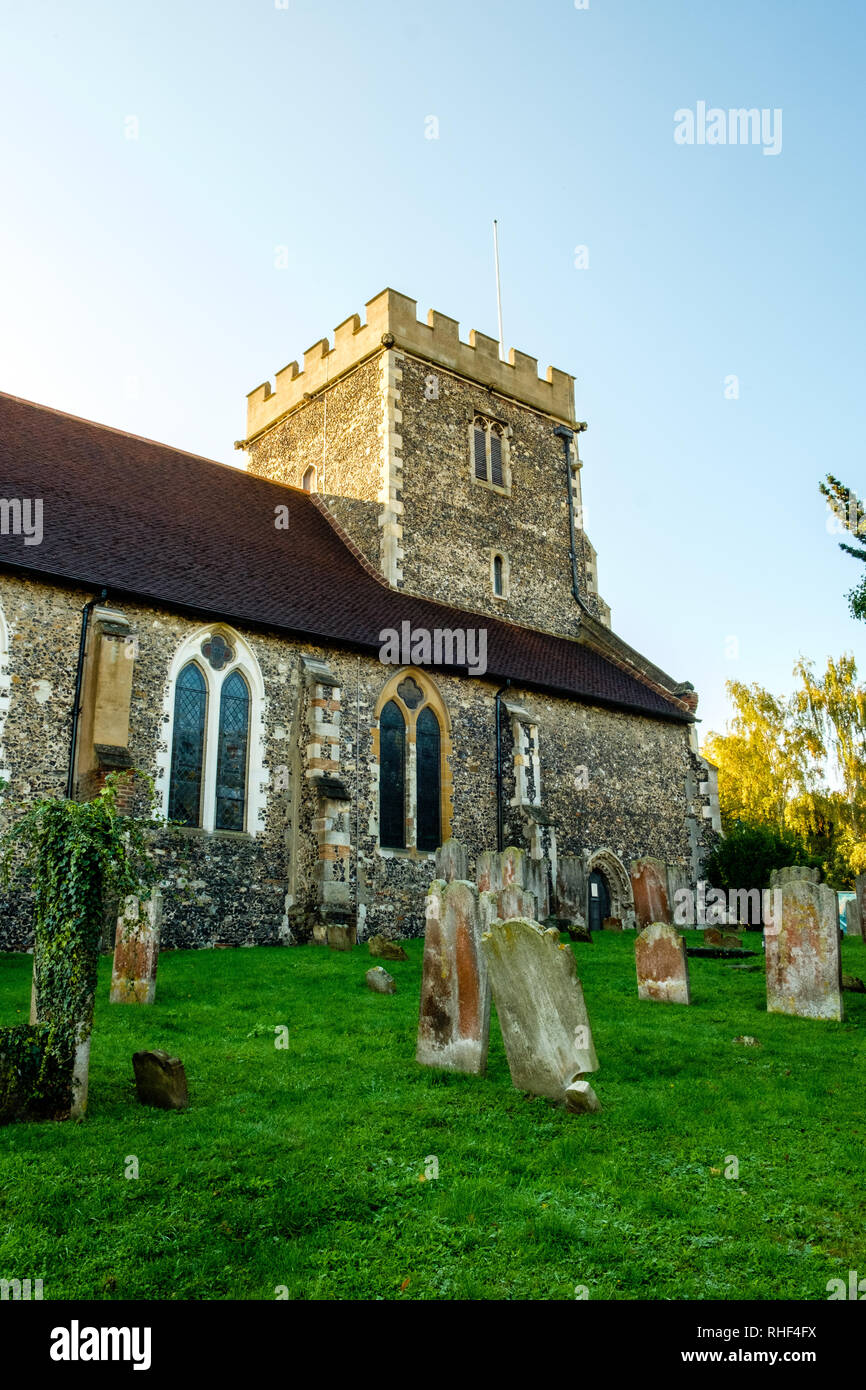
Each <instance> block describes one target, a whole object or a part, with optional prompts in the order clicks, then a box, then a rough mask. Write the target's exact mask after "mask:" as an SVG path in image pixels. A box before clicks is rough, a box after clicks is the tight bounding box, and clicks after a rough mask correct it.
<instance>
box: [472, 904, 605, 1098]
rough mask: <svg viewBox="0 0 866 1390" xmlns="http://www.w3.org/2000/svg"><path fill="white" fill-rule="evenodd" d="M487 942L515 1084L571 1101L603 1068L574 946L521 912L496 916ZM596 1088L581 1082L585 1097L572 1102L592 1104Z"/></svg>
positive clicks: (484, 941)
mask: <svg viewBox="0 0 866 1390" xmlns="http://www.w3.org/2000/svg"><path fill="white" fill-rule="evenodd" d="M481 945H482V949H483V951H484V955H485V957H486V959H487V964H488V967H489V970H490V982H491V987H492V990H493V997H494V1000H495V1002H496V1012H497V1015H498V1017H499V1026H500V1029H501V1030H502V1040H503V1042H504V1044H505V1052H506V1055H507V1057H508V1067H509V1070H510V1072H511V1079H512V1081H513V1082H514V1085H515V1086H516V1087H517V1088H518V1090H521V1091H529V1092H531V1094H532V1095H536V1096H547V1097H549V1098H550V1099H551V1100H556V1101H560V1102H564V1103H568V1101H567V1096H566V1092H567V1091H568V1088H569V1087H571V1086H573V1085H574V1083H576V1082H579V1081H582V1080H583V1078H584V1076H585V1075H586V1073H587V1072H593V1071H598V1058H597V1057H596V1054H595V1047H594V1046H593V1041H592V1030H591V1028H590V1024H589V1015H588V1014H587V1011H586V1004H585V1002H584V998H583V990H582V988H581V984H580V980H579V979H578V977H577V966H576V964H575V959H574V953H573V952H572V950H571V947H570V946H567V945H565V944H561V943H560V940H559V932H558V931H556V930H555V929H554V928H552V927H551V928H549V929H548V930H547V931H544V930H543V929H542V928H541V927H540V926H539V925H538V923H537V922H529V921H526V920H522V919H513V920H511V921H509V922H493V923H491V925H490V928H489V930H488V931H486V932H485V933H484V935H483V936H482V938H481ZM591 1089H592V1088H591V1087H587V1088H586V1089H585V1090H584V1089H582V1090H581V1095H582V1097H583V1099H579V1097H578V1093H574V1094H573V1095H572V1097H571V1103H572V1105H573V1106H576V1107H577V1108H578V1109H588V1108H593V1107H592V1105H591V1100H588V1099H587V1094H586V1092H587V1090H588V1091H591ZM593 1098H594V1094H593ZM596 1103H597V1102H596Z"/></svg>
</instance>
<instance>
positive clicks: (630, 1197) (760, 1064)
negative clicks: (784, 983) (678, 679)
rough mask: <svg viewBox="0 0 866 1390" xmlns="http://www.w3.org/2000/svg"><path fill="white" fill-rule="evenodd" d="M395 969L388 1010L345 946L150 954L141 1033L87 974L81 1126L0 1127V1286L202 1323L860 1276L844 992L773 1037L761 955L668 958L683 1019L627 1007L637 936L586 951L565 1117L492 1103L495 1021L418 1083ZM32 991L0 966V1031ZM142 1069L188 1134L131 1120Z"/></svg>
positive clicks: (770, 1288)
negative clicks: (259, 1303)
mask: <svg viewBox="0 0 866 1390" xmlns="http://www.w3.org/2000/svg"><path fill="white" fill-rule="evenodd" d="M686 936H687V940H688V942H689V944H697V943H698V941H699V934H698V933H693V932H689V933H686ZM744 944H746V945H747V946H750V945H757V946H758V947H760V938H759V936H757V935H756V934H751V933H750V934H747V935H746V937H745V943H744ZM406 945H407V950H408V952H409V956H410V959H409V961H408V962H407V963H403V964H401V963H392V962H386V965H387V968H388V970H389V971H390V972H391V973H392V974H393V975H394V977H395V979H396V981H397V993H396V995H394V996H384V995H378V994H374V993H372V992H371V991H370V990H368V989H367V988H366V987H365V983H364V972H365V970H366V969H367V968H368V967H369V966H370V965H371V964H374V963H375V962H372V961H371V960H370V959H369V956H368V954H367V951H366V949H365V948H363V947H358V948H356V949H355V951H354V952H352V953H351V954H341V953H338V952H334V951H328V950H325V949H317V948H313V947H308V948H304V949H276V948H275V949H268V948H264V947H259V948H257V949H255V950H231V951H176V952H164V953H163V955H162V957H161V959H160V963H159V980H158V986H157V996H156V1004H155V1005H154V1006H153V1007H148V1008H142V1007H135V1006H124V1005H110V1004H109V1002H108V990H109V978H110V970H111V959H110V957H103V958H102V960H101V962H100V981H99V995H98V1000H97V1007H96V1017H95V1023H94V1030H93V1049H92V1057H91V1066H90V1096H89V1101H88V1111H87V1117H86V1119H85V1120H84V1121H83V1122H82V1123H80V1124H76V1123H72V1122H69V1123H62V1124H56V1123H54V1124H51V1123H47V1124H44V1123H43V1124H32V1123H31V1124H12V1125H7V1126H5V1127H4V1128H2V1129H0V1268H2V1269H12V1270H15V1271H21V1272H22V1274H23V1275H25V1276H29V1277H31V1278H34V1279H35V1278H42V1280H43V1281H44V1297H45V1298H46V1299H89V1298H97V1299H197V1300H206V1299H222V1298H243V1299H273V1298H275V1297H279V1296H284V1297H285V1296H288V1297H289V1298H311V1299H356V1298H361V1299H394V1298H397V1299H463V1298H472V1299H509V1298H512V1299H573V1298H575V1296H576V1290H578V1286H584V1287H585V1289H586V1291H587V1296H588V1297H589V1298H590V1299H674V1300H680V1299H740V1298H757V1299H781V1298H790V1299H814V1300H821V1299H826V1298H827V1296H828V1295H827V1293H826V1286H827V1282H828V1280H830V1279H831V1278H842V1279H844V1280H847V1277H848V1271H849V1269H857V1268H859V1269H866V1233H864V1227H866V1221H864V1216H866V1184H864V1180H863V1151H864V1147H866V1112H864V1105H863V1078H864V1075H866V995H857V994H846V995H845V1004H846V1010H847V1014H848V1017H847V1020H846V1022H844V1023H827V1022H815V1021H811V1020H807V1019H802V1018H792V1017H784V1016H780V1015H768V1014H767V1013H766V1010H765V992H764V973H763V960H762V957H761V956H760V955H759V956H758V957H757V958H756V960H755V961H754V962H752V964H754V965H757V966H758V968H757V969H752V970H743V969H736V968H732V967H731V966H730V965H729V964H728V963H726V962H722V961H719V960H711V959H700V958H694V957H693V958H691V959H690V969H691V979H692V998H693V1003H692V1005H691V1006H690V1007H682V1006H676V1005H666V1004H657V1003H639V1002H638V998H637V989H636V983H635V968H634V937H633V936H632V935H619V934H614V933H601V934H599V936H598V937H597V939H596V940H595V941H594V943H593V944H592V945H576V946H574V947H573V948H572V949H574V950H575V951H576V953H577V959H578V971H579V974H580V976H581V979H582V981H583V986H584V992H585V996H586V1001H587V1006H588V1009H589V1014H590V1018H591V1022H592V1027H593V1033H594V1036H595V1042H596V1047H597V1051H598V1055H599V1060H600V1064H601V1070H600V1071H599V1072H598V1073H597V1075H596V1076H594V1077H593V1078H592V1080H593V1085H594V1087H595V1089H596V1091H597V1093H598V1096H599V1099H600V1100H601V1103H602V1106H603V1112H602V1113H601V1114H593V1115H583V1116H573V1115H568V1114H566V1113H565V1112H564V1111H562V1110H557V1109H555V1108H554V1107H553V1106H551V1105H550V1104H548V1103H547V1102H546V1101H543V1100H538V1099H530V1098H528V1097H527V1096H525V1095H522V1094H520V1093H519V1092H517V1091H515V1090H514V1089H513V1087H512V1085H511V1081H510V1077H509V1073H508V1067H507V1064H506V1059H505V1055H504V1052H503V1047H502V1041H501V1038H500V1035H499V1030H498V1026H497V1023H496V1017H495V1009H494V1018H493V1024H492V1030H491V1042H490V1064H489V1070H488V1075H487V1077H486V1078H484V1079H478V1078H474V1077H470V1076H466V1075H458V1074H453V1073H444V1072H438V1071H431V1070H429V1069H426V1068H423V1067H420V1066H418V1065H417V1064H416V1062H415V1060H414V1052H415V1037H416V1028H417V1021H418V1019H417V1015H418V997H419V987H420V978H421V959H422V951H423V943H422V942H421V941H412V942H409V943H406ZM842 956H843V968H844V969H845V970H846V971H848V972H850V973H853V974H856V975H860V976H866V944H864V943H863V942H862V941H860V940H856V941H851V942H850V943H849V942H846V943H845V944H844V945H843V952H842ZM31 966H32V960H31V958H30V957H29V956H24V955H0V1026H3V1025H7V1024H13V1023H16V1022H17V1023H20V1022H22V1021H26V1018H27V1012H28V1004H29V997H30V976H31ZM284 1028H287V1029H288V1045H287V1046H283V1047H277V1046H276V1045H275V1044H276V1043H277V1042H285V1041H286V1038H285V1033H284V1032H281V1031H279V1030H280V1029H284ZM744 1034H745V1035H752V1036H754V1037H756V1038H757V1039H758V1041H759V1043H760V1046H758V1047H749V1046H743V1045H741V1044H736V1043H735V1042H734V1041H733V1040H734V1038H735V1037H737V1036H738V1035H744ZM143 1048H163V1049H165V1050H166V1051H168V1052H171V1053H174V1054H176V1055H178V1056H179V1057H181V1058H182V1060H183V1062H184V1065H185V1067H186V1072H187V1076H188V1079H189V1084H190V1108H189V1109H188V1110H187V1111H185V1112H164V1111H160V1110H156V1109H150V1108H145V1107H144V1106H142V1105H140V1104H138V1102H137V1101H136V1098H135V1088H134V1084H133V1075H132V1064H131V1054H132V1053H133V1052H134V1051H136V1050H138V1049H143ZM731 1156H733V1158H735V1159H736V1160H737V1162H736V1163H734V1162H733V1161H732V1157H731ZM737 1165H738V1168H739V1175H738V1176H737V1177H733V1176H730V1177H729V1176H726V1175H725V1174H726V1171H727V1172H732V1171H733V1170H734V1169H735V1168H736V1167H737ZM136 1168H137V1173H138V1176H137V1177H136V1176H131V1174H134V1172H135V1171H136ZM127 1174H130V1176H127ZM437 1174H438V1175H437Z"/></svg>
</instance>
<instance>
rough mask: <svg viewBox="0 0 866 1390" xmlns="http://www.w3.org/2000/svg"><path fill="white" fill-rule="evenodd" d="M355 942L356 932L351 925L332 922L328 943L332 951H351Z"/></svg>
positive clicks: (329, 928)
mask: <svg viewBox="0 0 866 1390" xmlns="http://www.w3.org/2000/svg"><path fill="white" fill-rule="evenodd" d="M354 944H355V933H354V931H353V930H352V928H351V927H347V926H344V925H343V924H342V923H340V922H331V923H330V924H329V926H328V945H329V946H330V948H331V950H332V951H351V949H352V947H353V946H354Z"/></svg>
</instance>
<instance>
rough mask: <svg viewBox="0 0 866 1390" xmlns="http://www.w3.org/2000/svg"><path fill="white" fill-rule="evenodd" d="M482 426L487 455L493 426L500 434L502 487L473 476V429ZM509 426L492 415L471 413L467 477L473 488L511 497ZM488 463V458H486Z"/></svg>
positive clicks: (510, 433) (510, 430) (478, 412)
mask: <svg viewBox="0 0 866 1390" xmlns="http://www.w3.org/2000/svg"><path fill="white" fill-rule="evenodd" d="M479 422H480V423H481V424H483V426H484V428H485V430H486V431H487V434H488V454H489V435H490V429H491V427H492V426H493V425H495V426H496V428H497V429H498V430H499V432H500V436H501V438H502V485H501V486H500V485H499V484H498V483H492V482H490V480H489V479H488V478H477V477H476V476H475V427H476V425H477V424H478V423H479ZM513 432H514V431H513V430H512V427H511V425H507V424H506V423H505V421H504V420H497V419H496V417H495V416H494V415H485V414H483V413H482V412H481V411H480V410H475V411H473V412H472V419H471V420H470V421H469V433H468V438H469V477H470V478H471V480H472V484H473V486H474V487H483V488H486V489H487V491H488V492H498V493H499V495H500V497H510V496H511V436H512V434H513ZM488 463H489V458H488Z"/></svg>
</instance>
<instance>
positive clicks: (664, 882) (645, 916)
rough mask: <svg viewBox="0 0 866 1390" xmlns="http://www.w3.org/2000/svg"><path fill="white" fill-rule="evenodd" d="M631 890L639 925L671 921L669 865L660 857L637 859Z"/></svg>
mask: <svg viewBox="0 0 866 1390" xmlns="http://www.w3.org/2000/svg"><path fill="white" fill-rule="evenodd" d="M630 877H631V891H632V897H633V898H634V910H635V915H636V917H637V921H638V926H639V927H648V926H651V925H652V923H653V922H669V921H670V919H671V910H670V905H669V903H668V872H667V865H666V864H663V863H662V861H661V860H660V859H651V858H646V859H635V860H634V861H633V862H632V865H631V873H630Z"/></svg>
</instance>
